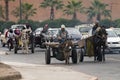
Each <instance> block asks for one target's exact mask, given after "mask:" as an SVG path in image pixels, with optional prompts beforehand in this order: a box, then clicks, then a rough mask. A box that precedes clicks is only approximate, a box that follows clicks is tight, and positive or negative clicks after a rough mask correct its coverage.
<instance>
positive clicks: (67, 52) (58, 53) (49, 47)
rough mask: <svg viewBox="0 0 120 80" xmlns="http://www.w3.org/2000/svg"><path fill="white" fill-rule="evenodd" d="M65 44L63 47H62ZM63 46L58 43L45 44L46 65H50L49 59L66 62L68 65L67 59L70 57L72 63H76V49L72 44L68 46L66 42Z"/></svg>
mask: <svg viewBox="0 0 120 80" xmlns="http://www.w3.org/2000/svg"><path fill="white" fill-rule="evenodd" d="M64 43H65V45H64ZM64 43H63V44H61V43H59V42H46V43H45V45H46V52H45V61H46V64H50V63H51V58H56V59H57V60H60V61H64V60H65V61H66V64H69V57H71V59H72V62H73V63H77V51H76V47H75V46H74V44H73V43H72V45H69V43H67V42H66V41H65V42H64ZM62 46H63V47H62Z"/></svg>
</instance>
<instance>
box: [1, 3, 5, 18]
mask: <svg viewBox="0 0 120 80" xmlns="http://www.w3.org/2000/svg"><path fill="white" fill-rule="evenodd" d="M4 18H5V17H4V10H3V7H2V6H1V5H0V19H4Z"/></svg>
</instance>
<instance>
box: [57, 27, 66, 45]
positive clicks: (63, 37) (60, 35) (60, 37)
mask: <svg viewBox="0 0 120 80" xmlns="http://www.w3.org/2000/svg"><path fill="white" fill-rule="evenodd" d="M67 38H68V32H67V31H66V30H65V25H61V29H60V30H59V33H58V40H59V42H60V43H63V42H64V41H65V40H66V39H67Z"/></svg>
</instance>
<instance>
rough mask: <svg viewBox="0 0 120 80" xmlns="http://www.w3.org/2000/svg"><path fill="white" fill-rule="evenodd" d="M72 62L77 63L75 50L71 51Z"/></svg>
mask: <svg viewBox="0 0 120 80" xmlns="http://www.w3.org/2000/svg"><path fill="white" fill-rule="evenodd" d="M72 62H73V63H74V64H76V63H77V51H76V50H75V49H73V50H72Z"/></svg>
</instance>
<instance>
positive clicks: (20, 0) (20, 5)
mask: <svg viewBox="0 0 120 80" xmlns="http://www.w3.org/2000/svg"><path fill="white" fill-rule="evenodd" d="M19 1H20V20H22V6H21V4H22V2H21V0H19Z"/></svg>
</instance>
